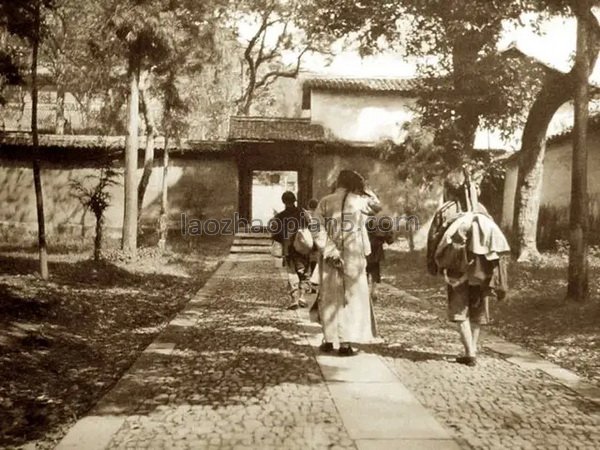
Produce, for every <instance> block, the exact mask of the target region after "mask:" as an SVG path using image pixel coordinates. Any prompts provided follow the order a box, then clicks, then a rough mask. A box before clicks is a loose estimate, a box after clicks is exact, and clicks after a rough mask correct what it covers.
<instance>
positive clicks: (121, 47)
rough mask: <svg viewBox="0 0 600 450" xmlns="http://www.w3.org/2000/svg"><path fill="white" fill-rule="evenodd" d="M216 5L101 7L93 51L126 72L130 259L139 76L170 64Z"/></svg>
mask: <svg viewBox="0 0 600 450" xmlns="http://www.w3.org/2000/svg"><path fill="white" fill-rule="evenodd" d="M217 6H218V2H217V1H216V0H215V1H210V2H195V1H193V0H142V1H140V0H126V1H117V0H106V2H105V4H104V5H103V12H104V18H105V20H104V23H105V24H106V25H105V26H104V27H103V28H102V30H101V37H102V39H100V40H99V42H98V45H97V48H96V50H97V53H99V54H104V55H117V56H119V57H120V58H121V62H122V64H123V65H124V66H125V68H126V73H127V78H128V85H129V96H128V121H127V123H128V126H127V129H128V132H127V145H126V151H125V183H124V184H125V211H124V220H123V242H122V246H123V250H124V251H125V252H126V253H127V254H129V255H131V256H132V257H135V255H136V251H137V214H138V207H137V202H138V190H137V186H136V176H135V174H136V169H137V162H138V146H139V143H138V134H139V129H140V126H139V106H140V77H141V75H142V73H143V72H148V71H150V70H152V69H153V68H154V67H155V66H160V65H161V64H164V63H165V61H172V55H173V54H176V48H177V46H178V45H179V43H180V41H179V38H180V37H181V36H187V35H189V36H192V35H196V36H197V35H200V34H202V32H203V30H204V29H205V28H206V25H207V23H210V19H211V18H212V17H211V16H212V15H214V12H215V9H216V7H217Z"/></svg>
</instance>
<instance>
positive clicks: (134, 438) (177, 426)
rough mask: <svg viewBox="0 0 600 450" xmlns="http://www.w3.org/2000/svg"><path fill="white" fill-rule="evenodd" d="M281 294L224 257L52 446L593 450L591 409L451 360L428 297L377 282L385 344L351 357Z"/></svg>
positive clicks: (532, 379) (238, 259)
mask: <svg viewBox="0 0 600 450" xmlns="http://www.w3.org/2000/svg"><path fill="white" fill-rule="evenodd" d="M286 302H287V299H286V294H285V284H284V280H283V278H282V276H281V271H280V270H278V269H277V268H276V267H275V264H274V261H273V260H272V259H271V258H270V257H268V256H255V257H252V256H250V255H237V256H234V255H231V256H230V257H229V259H228V260H227V261H226V262H225V263H224V264H223V265H222V266H221V267H220V269H219V270H218V271H217V272H216V273H215V275H214V276H213V277H212V278H211V280H209V282H208V283H207V284H206V286H205V287H204V288H203V289H202V290H201V291H200V293H199V294H198V296H197V297H196V298H195V299H194V300H192V302H190V303H189V304H188V306H187V308H186V309H185V310H184V311H183V312H182V313H181V314H179V315H178V316H177V317H176V318H175V319H174V320H173V321H172V322H171V323H170V324H169V326H168V327H167V328H166V329H165V331H164V332H163V333H162V334H161V335H160V336H159V338H158V339H157V340H156V341H155V342H154V343H153V344H152V345H151V346H150V347H149V348H148V349H147V350H146V351H145V352H144V353H143V354H142V356H141V357H140V359H139V360H138V361H137V362H136V363H135V364H134V365H133V366H132V367H131V369H130V370H129V371H128V372H127V374H126V375H125V376H124V377H123V379H122V380H121V381H120V382H119V383H118V384H117V385H116V386H115V387H114V388H113V389H112V390H111V391H110V392H109V393H108V394H107V395H106V396H105V397H104V398H103V399H102V400H101V401H100V403H99V404H98V405H97V406H96V408H94V410H93V411H91V412H90V414H89V416H88V417H86V418H83V419H82V420H80V421H79V422H78V423H77V424H76V425H75V426H74V427H73V429H72V430H71V431H70V432H69V434H68V435H67V436H66V438H65V439H64V440H63V442H62V443H61V444H60V445H59V447H58V448H59V449H86V450H87V449H91V450H93V449H96V448H97V449H105V448H111V449H112V448H119V449H142V448H156V449H159V448H182V449H184V448H190V449H196V448H206V449H212V448H214V449H221V448H226V449H229V448H245V449H248V448H256V449H262V448H272V449H296V448H297V449H304V448H358V449H369V448H390V449H391V448H448V449H450V448H459V446H460V447H462V448H466V449H468V448H494V449H495V448H499V449H502V448H511V449H512V448H523V449H529V448H544V449H550V448H557V449H558V448H569V449H571V448H590V449H592V448H600V426H599V425H600V407H599V406H598V404H596V403H593V402H591V401H589V400H586V399H585V398H583V397H581V396H580V395H578V394H576V393H575V392H573V391H572V390H570V389H568V388H567V387H565V386H564V385H563V384H561V383H559V382H558V381H557V380H556V379H555V378H553V377H552V376H550V375H549V374H547V373H544V372H542V371H540V370H538V369H536V368H535V367H533V366H532V367H529V368H523V367H521V366H519V365H516V364H514V363H513V362H509V361H507V360H506V359H505V358H504V357H501V356H500V355H498V354H496V353H492V352H489V351H487V352H485V353H484V355H483V357H482V358H481V362H480V364H479V365H478V366H477V367H475V368H468V367H464V366H460V365H458V364H454V363H452V362H450V358H451V357H452V356H454V355H455V354H456V353H457V352H458V351H459V350H460V349H459V346H458V345H457V336H456V332H455V331H454V330H452V329H450V328H449V327H448V325H447V324H446V323H445V321H443V320H442V319H440V317H439V311H437V310H436V309H435V307H433V306H432V305H430V304H429V303H427V302H426V301H422V300H419V299H416V298H414V297H411V296H408V295H405V294H403V293H402V292H399V291H397V290H395V289H393V288H391V287H388V288H387V289H385V290H384V292H383V295H382V298H381V299H380V300H379V301H378V303H377V304H376V314H377V316H378V318H379V326H380V330H381V332H382V334H383V337H384V338H385V342H384V343H382V344H378V345H372V346H368V347H365V349H364V350H365V352H364V354H363V355H361V356H358V357H355V358H338V357H332V356H322V355H317V354H316V352H315V346H316V345H317V344H318V343H319V338H318V336H315V331H316V330H315V328H314V326H311V325H310V324H309V323H308V322H307V320H306V311H305V310H302V311H299V312H297V313H295V312H291V311H286V310H285V309H284V307H285V305H286ZM317 331H318V330H317ZM365 399H366V400H365ZM411 417H412V420H411ZM411 437H412V438H414V440H413V439H411Z"/></svg>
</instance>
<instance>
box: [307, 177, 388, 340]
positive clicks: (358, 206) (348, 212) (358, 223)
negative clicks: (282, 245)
mask: <svg viewBox="0 0 600 450" xmlns="http://www.w3.org/2000/svg"><path fill="white" fill-rule="evenodd" d="M345 193H346V190H345V189H343V188H338V189H337V190H336V191H335V192H334V193H333V194H331V195H328V196H326V197H323V199H321V201H320V203H319V206H318V208H317V214H316V218H317V219H318V221H319V225H320V226H319V233H318V238H317V246H318V247H319V248H320V250H321V252H322V259H321V261H320V262H319V268H320V270H321V282H320V286H319V303H318V306H319V316H320V321H321V325H322V326H323V334H324V337H325V341H326V342H331V343H335V342H352V343H368V342H371V341H373V339H374V337H375V336H374V335H375V323H374V318H373V316H372V310H371V302H370V298H369V286H368V282H367V272H366V266H367V260H366V257H367V255H369V254H370V253H371V245H370V243H369V236H368V234H367V229H366V219H367V214H372V213H375V212H377V210H378V209H380V208H379V200H378V199H377V198H376V197H368V196H360V195H357V194H353V193H349V194H348V196H347V197H346V202H345V206H344V225H342V220H341V218H342V202H343V200H344V195H345ZM328 256H339V257H341V259H342V260H343V261H344V270H343V274H342V272H341V271H340V270H339V269H336V268H335V267H334V266H332V265H331V264H329V263H327V262H325V261H324V259H326V258H327V257H328Z"/></svg>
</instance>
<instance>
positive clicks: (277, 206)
mask: <svg viewBox="0 0 600 450" xmlns="http://www.w3.org/2000/svg"><path fill="white" fill-rule="evenodd" d="M236 153H237V155H238V156H237V164H238V171H239V175H238V176H239V203H238V205H239V211H238V212H239V216H240V219H241V220H247V221H248V223H252V225H253V226H256V227H260V226H263V227H264V226H266V225H267V223H266V222H267V221H268V219H269V218H271V217H272V216H273V210H275V211H281V210H282V209H283V205H282V203H281V194H282V193H283V191H285V190H291V191H292V192H294V193H295V194H296V197H297V198H298V204H299V205H300V206H303V207H306V205H307V204H308V201H309V200H310V199H311V197H312V173H313V166H312V161H313V158H312V151H311V150H310V149H307V148H302V147H301V146H298V145H293V144H292V143H270V144H267V143H256V144H249V143H246V144H244V145H243V146H242V148H240V149H238V151H237V152H236ZM269 178H271V179H269Z"/></svg>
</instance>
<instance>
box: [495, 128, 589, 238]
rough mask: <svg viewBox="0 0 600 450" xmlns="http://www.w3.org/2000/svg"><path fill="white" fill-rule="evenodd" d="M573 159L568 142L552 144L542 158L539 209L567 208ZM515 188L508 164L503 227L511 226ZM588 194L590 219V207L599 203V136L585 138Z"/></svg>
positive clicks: (514, 167)
mask: <svg viewBox="0 0 600 450" xmlns="http://www.w3.org/2000/svg"><path fill="white" fill-rule="evenodd" d="M572 157H573V150H572V142H571V140H570V139H567V140H565V141H561V142H559V143H556V144H551V145H549V146H548V148H547V150H546V156H545V158H544V178H543V185H542V198H541V202H540V204H541V205H542V206H552V207H556V208H568V206H569V204H570V199H571V159H572ZM516 185H517V164H516V162H511V163H510V164H509V165H508V167H507V170H506V180H505V184H504V201H503V211H502V225H503V226H508V227H511V226H512V220H513V219H512V218H513V211H514V197H515V192H516ZM588 193H589V197H590V201H591V203H592V211H590V212H591V213H592V215H594V214H598V211H597V209H596V207H595V206H594V205H593V204H594V203H597V202H598V200H599V199H600V132H598V131H594V132H591V133H590V134H589V136H588Z"/></svg>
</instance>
